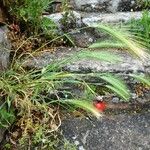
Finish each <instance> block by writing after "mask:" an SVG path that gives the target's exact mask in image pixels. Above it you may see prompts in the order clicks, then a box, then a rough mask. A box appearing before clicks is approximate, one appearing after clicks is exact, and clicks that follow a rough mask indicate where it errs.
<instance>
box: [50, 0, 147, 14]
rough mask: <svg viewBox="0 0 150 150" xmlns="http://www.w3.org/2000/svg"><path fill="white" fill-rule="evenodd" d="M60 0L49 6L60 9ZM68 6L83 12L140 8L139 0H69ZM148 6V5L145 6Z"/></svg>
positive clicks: (134, 9)
mask: <svg viewBox="0 0 150 150" xmlns="http://www.w3.org/2000/svg"><path fill="white" fill-rule="evenodd" d="M61 3H62V1H61V0H55V2H53V5H52V7H51V8H53V9H56V11H57V12H58V11H60V10H61V9H60V5H61ZM69 4H70V7H71V8H72V9H73V10H76V11H85V12H105V13H106V12H107V13H108V12H113V13H115V12H122V11H138V10H141V9H142V7H143V6H142V3H141V2H140V0H88V1H87V0H69ZM147 7H149V6H147Z"/></svg>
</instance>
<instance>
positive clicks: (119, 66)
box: [24, 47, 150, 102]
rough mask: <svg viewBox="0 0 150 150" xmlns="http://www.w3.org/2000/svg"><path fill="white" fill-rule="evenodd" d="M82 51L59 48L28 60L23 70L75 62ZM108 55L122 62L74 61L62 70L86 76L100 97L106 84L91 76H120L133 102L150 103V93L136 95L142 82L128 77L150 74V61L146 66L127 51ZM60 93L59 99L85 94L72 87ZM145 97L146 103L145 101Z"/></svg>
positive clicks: (144, 90)
mask: <svg viewBox="0 0 150 150" xmlns="http://www.w3.org/2000/svg"><path fill="white" fill-rule="evenodd" d="M80 50H81V49H79V48H66V47H64V48H62V47H61V48H57V49H56V51H55V53H53V54H52V53H50V52H48V51H45V52H41V53H39V54H37V55H36V56H34V57H32V58H30V59H28V60H26V62H24V67H25V68H30V69H41V68H43V67H46V66H47V65H49V64H51V63H52V62H54V61H56V60H57V61H59V60H62V59H64V58H68V57H70V56H73V57H72V58H74V57H75V52H79V51H80ZM82 51H83V49H82ZM85 51H87V49H85ZM101 51H103V50H101ZM104 51H106V50H104ZM107 52H109V53H110V54H111V55H112V54H114V55H116V56H117V58H120V59H121V61H119V62H117V63H110V62H105V61H100V60H93V59H92V58H86V59H82V60H76V61H73V62H72V63H68V64H66V65H64V67H63V68H62V69H63V70H64V71H67V72H71V73H79V74H82V75H83V77H82V78H83V80H85V82H87V83H92V84H94V85H96V87H97V93H98V94H101V93H99V92H100V91H101V90H99V89H101V87H104V85H105V84H106V83H105V82H104V81H102V80H100V79H99V78H97V77H94V76H90V75H89V76H87V75H88V74H92V73H112V74H115V75H117V76H119V77H120V78H121V79H123V80H125V82H126V84H127V85H128V87H129V89H130V91H131V92H132V98H133V100H135V99H136V100H137V101H140V102H146V101H149V100H150V91H149V89H145V88H144V87H143V88H142V90H141V93H140V95H137V90H138V89H139V87H141V86H140V82H139V81H137V80H135V79H134V78H132V77H131V76H129V74H132V73H138V74H150V59H148V60H147V61H146V62H142V61H141V60H139V59H137V58H135V57H133V56H131V54H129V53H128V52H125V51H120V50H113V49H110V50H107ZM149 58H150V57H149ZM108 59H109V58H108ZM60 91H61V93H60V95H64V94H62V93H63V92H64V91H68V92H70V93H72V94H73V95H74V96H79V95H80V96H82V95H84V93H83V92H82V90H81V89H80V88H78V87H76V86H72V85H65V87H61V88H60ZM139 96H140V97H139ZM141 96H142V97H141ZM143 96H144V98H145V99H144V98H143ZM67 97H68V96H67ZM116 99H117V101H122V99H118V98H116V96H115V95H114V96H113V98H111V100H112V101H116Z"/></svg>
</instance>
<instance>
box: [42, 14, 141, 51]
mask: <svg viewBox="0 0 150 150" xmlns="http://www.w3.org/2000/svg"><path fill="white" fill-rule="evenodd" d="M64 13H65V12H64ZM64 13H55V14H51V15H45V17H47V18H49V19H52V20H53V21H54V22H55V23H56V24H57V26H58V27H59V29H60V31H61V32H59V33H61V34H64V32H65V33H68V32H69V36H70V38H71V39H72V41H73V42H74V44H75V45H76V46H77V47H84V48H86V47H88V46H89V45H91V44H92V43H93V42H95V41H96V40H97V39H100V38H104V33H102V32H96V31H95V30H94V29H91V28H90V29H89V28H88V27H90V26H91V24H93V23H97V24H98V23H113V24H114V23H115V24H122V23H127V22H129V21H130V20H132V19H135V20H138V19H140V18H141V17H142V12H117V13H106V14H102V13H85V12H84V13H83V12H79V11H78V12H76V11H73V12H71V13H70V15H69V16H68V19H67V21H66V22H65V23H64V22H63V21H62V20H63V14H64ZM84 27H87V28H84ZM83 28H84V29H83ZM75 29H77V30H75ZM107 37H108V36H107ZM105 38H106V36H105Z"/></svg>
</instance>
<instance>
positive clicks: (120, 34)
mask: <svg viewBox="0 0 150 150" xmlns="http://www.w3.org/2000/svg"><path fill="white" fill-rule="evenodd" d="M91 27H95V28H96V29H98V30H100V31H103V32H105V33H107V34H109V35H110V36H111V37H112V39H113V41H115V40H116V42H115V47H117V46H118V48H120V47H121V46H122V48H125V47H126V49H127V50H129V51H130V52H131V53H132V54H135V55H136V56H137V57H139V58H141V59H142V60H144V59H146V58H147V53H146V51H145V49H144V48H143V46H142V45H141V44H140V43H139V42H138V41H136V40H135V38H134V37H133V36H132V35H131V34H130V33H129V31H128V30H127V29H125V28H122V27H117V26H115V27H112V26H111V25H103V24H93V25H91ZM112 39H111V40H112ZM119 43H120V44H119ZM104 44H105V47H108V46H109V47H111V45H110V44H109V43H108V42H106V43H104V42H102V44H101V43H100V42H99V43H96V44H95V43H94V44H93V45H91V46H90V47H92V48H98V46H100V48H101V47H102V46H103V47H104ZM113 47H114V44H113Z"/></svg>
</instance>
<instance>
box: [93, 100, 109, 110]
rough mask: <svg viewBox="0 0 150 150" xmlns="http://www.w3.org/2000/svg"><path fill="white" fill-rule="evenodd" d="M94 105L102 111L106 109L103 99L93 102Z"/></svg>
mask: <svg viewBox="0 0 150 150" xmlns="http://www.w3.org/2000/svg"><path fill="white" fill-rule="evenodd" d="M94 106H95V107H96V108H97V109H98V110H99V111H104V110H105V109H106V103H105V102H103V101H96V102H94Z"/></svg>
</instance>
